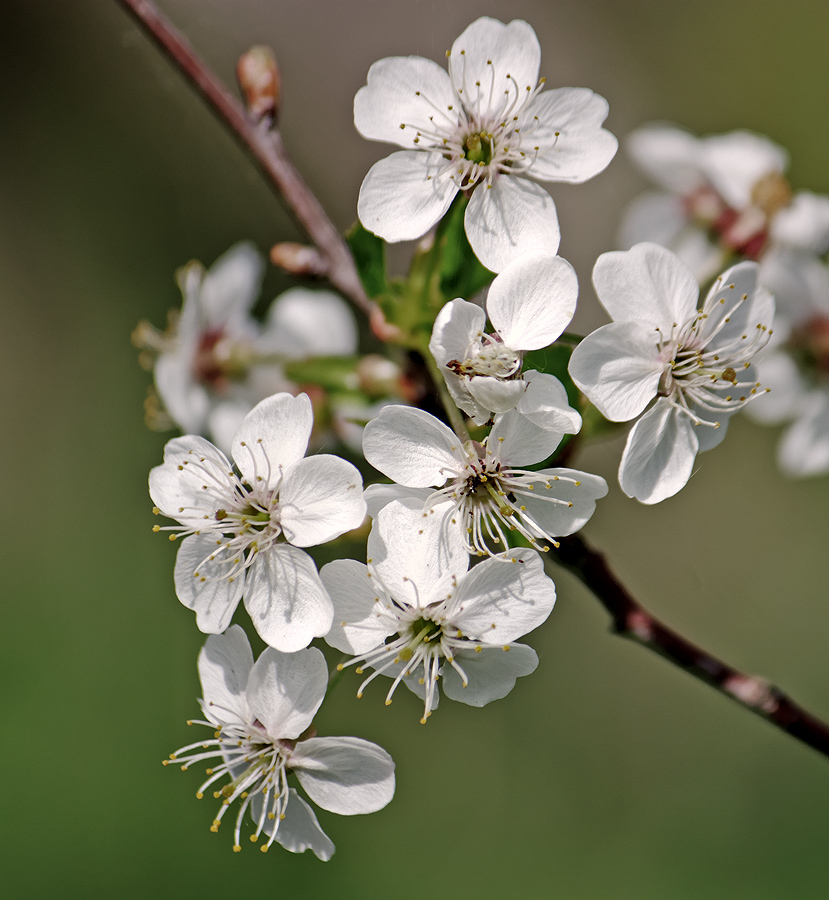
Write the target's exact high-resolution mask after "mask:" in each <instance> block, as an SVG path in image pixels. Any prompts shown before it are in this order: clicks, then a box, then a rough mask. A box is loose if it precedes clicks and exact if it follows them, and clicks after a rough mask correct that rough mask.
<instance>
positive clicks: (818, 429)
mask: <svg viewBox="0 0 829 900" xmlns="http://www.w3.org/2000/svg"><path fill="white" fill-rule="evenodd" d="M778 461H779V463H780V468H781V469H782V470H783V472H784V473H785V474H786V475H790V476H792V477H794V478H805V477H809V476H814V475H825V474H826V473H827V472H829V395H827V393H826V391H825V390H823V391H821V390H816V391H814V392H813V393H812V394H811V395H810V396H809V397H808V398H807V400H806V403H805V404H804V409H803V413H802V415H801V416H800V417H799V418H798V419H797V421H796V422H795V423H794V424H793V425H792V426H791V427H790V428H789V429H788V430H787V431H786V432H785V434H784V435H783V439H782V441H781V442H780V447H779V450H778Z"/></svg>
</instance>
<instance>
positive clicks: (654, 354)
mask: <svg viewBox="0 0 829 900" xmlns="http://www.w3.org/2000/svg"><path fill="white" fill-rule="evenodd" d="M593 283H594V285H595V287H596V293H597V294H598V297H599V300H600V301H601V303H602V305H603V306H604V308H605V309H606V310H607V311H608V313H610V316H611V317H612V319H613V322H612V323H611V324H609V325H603V326H602V327H601V328H599V329H597V330H596V331H594V332H593V333H592V334H590V335H588V336H587V337H586V338H584V340H583V341H582V342H581V343H580V344H579V346H578V347H576V349H575V350H574V351H573V355H572V357H571V358H570V375H571V376H572V378H573V381H574V382H575V383H576V384H577V385H578V386H579V388H581V390H582V391H584V393H585V394H586V395H587V397H588V398H589V399H590V401H591V402H592V403H593V404H594V405H595V406H596V407H597V408H598V410H599V412H600V413H601V414H602V415H603V416H605V418H607V419H610V420H611V421H613V422H626V421H629V420H630V419H635V418H638V417H639V416H641V418H639V419H638V421H637V422H636V424H635V425H634V426H633V428H632V430H631V432H630V434H629V435H628V439H627V444H626V445H625V450H624V453H623V455H622V461H621V464H620V466H619V484H620V485H621V487H622V490H623V491H624V492H625V493H626V494H627V495H628V496H629V497H635V498H636V499H638V500H641V501H642V502H643V503H658V502H660V501H661V500H664V499H665V498H666V497H671V496H673V495H674V494H675V493H677V491H679V490H681V488H683V487H684V486H685V484H686V483H687V481H688V479H689V478H690V476H691V469H692V467H693V464H694V459H695V457H696V455H697V452H699V451H702V450H709V449H711V448H712V447H715V446H716V445H717V444H719V443H720V441H721V440H722V439H723V438H724V437H725V431H726V428H727V426H728V421H729V419H730V417H731V416H732V415H733V414H734V413H735V412H737V410H739V409H741V408H742V407H743V406H745V405H746V403H748V402H749V401H750V400H752V399H753V398H755V397H757V396H759V394H760V392H761V391H762V390H764V389H763V388H761V386H760V383H759V382H758V381H756V380H755V378H754V375H753V371H754V370H753V369H751V368H750V366H751V361H752V359H753V358H754V356H755V355H756V354H757V352H758V351H759V350H761V349H762V348H763V347H764V346H765V345H766V344H767V342H768V340H769V337H770V335H771V329H770V327H769V326H770V324H771V321H772V318H773V316H774V301H773V300H772V297H771V295H770V294H769V293H768V291H766V290H764V289H763V288H760V287H758V286H757V264H756V263H753V262H744V263H739V264H738V265H736V266H734V267H733V268H731V269H729V270H728V271H727V272H725V273H723V274H722V275H720V276H719V278H717V280H716V281H715V282H714V285H713V286H712V288H711V290H710V292H709V294H708V296H707V297H706V299H705V302H704V303H703V305H702V308H701V309H698V308H697V303H698V299H699V289H698V287H697V282H696V279H695V277H694V274H693V272H692V271H691V270H690V269H689V268H688V267H687V266H686V265H685V264H684V263H683V262H682V261H681V260H679V259H678V258H677V257H676V256H674V254H673V253H671V252H670V250H666V249H665V248H664V247H660V246H658V245H657V244H637V245H636V246H635V247H634V248H633V249H631V250H629V251H622V252H613V253H603V254H602V255H601V256H600V257H599V259H598V261H597V262H596V266H595V268H594V270H593ZM653 400H656V402H655V403H654V404H653V405H652V406H650V407H649V404H650V403H651V401H653ZM648 407H649V408H648ZM646 408H647V412H646V411H645V410H646ZM642 413H644V415H642Z"/></svg>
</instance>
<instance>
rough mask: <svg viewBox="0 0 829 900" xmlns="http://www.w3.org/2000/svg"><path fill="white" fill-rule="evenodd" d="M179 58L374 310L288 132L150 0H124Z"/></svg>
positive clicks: (355, 294)
mask: <svg viewBox="0 0 829 900" xmlns="http://www.w3.org/2000/svg"><path fill="white" fill-rule="evenodd" d="M119 2H120V3H121V5H122V6H124V7H126V9H127V10H128V11H129V12H130V13H132V15H133V16H134V17H135V18H136V19H137V20H138V22H139V23H140V24H141V26H142V27H143V28H144V30H145V31H146V32H147V33H148V34H149V35H150V37H151V38H152V39H153V40H154V41H155V42H156V44H157V45H158V46H159V47H160V48H161V50H162V51H163V52H164V54H165V55H166V56H167V57H168V58H169V59H170V60H172V62H174V63H175V65H176V66H178V68H179V69H180V71H181V72H182V74H184V75H185V76H186V77H187V78H188V79H189V81H190V82H191V83H192V84H193V85H194V87H195V88H196V89H197V90H198V91H199V93H200V94H201V95H202V97H203V98H204V99H205V100H206V101H207V103H208V104H209V105H210V106H211V107H212V108H213V110H214V111H215V112H216V113H217V114H218V115H219V117H220V118H221V119H222V120H223V121H224V123H225V125H227V127H228V128H229V129H230V131H231V132H232V133H233V134H234V135H235V136H236V138H237V140H238V141H239V142H240V143H241V144H242V145H243V146H244V147H245V148H246V149H247V150H248V152H249V153H250V154H251V156H252V157H253V158H254V159H255V160H256V162H257V164H258V165H259V168H260V169H261V170H262V172H263V173H264V174H265V175H266V177H267V178H268V180H269V181H270V182H271V184H272V185H273V186H274V187H275V188H276V190H277V192H278V193H279V194H280V195H281V196H282V198H283V199H284V201H285V203H286V204H287V205H288V207H289V208H290V210H291V212H292V213H293V214H294V216H295V217H296V219H297V221H298V222H299V224H300V225H301V226H302V227H303V228H304V230H305V231H306V233H307V234H308V236H309V237H310V238H311V240H312V241H313V242H314V244H315V245H316V247H317V249H318V250H319V252H320V254H321V255H322V257H323V259H324V260H325V263H326V272H325V275H326V277H327V278H328V280H329V281H330V282H331V284H332V285H334V287H336V288H337V289H338V290H339V291H341V292H342V294H344V295H345V296H346V297H347V298H348V299H349V300H350V301H351V302H352V303H353V304H354V306H356V307H357V308H358V309H359V310H361V311H362V312H363V313H365V314H366V315H370V313H371V311H372V309H373V307H374V304H373V303H372V302H371V301H370V300H369V299H368V297H366V294H365V291H364V290H363V286H362V283H361V282H360V277H359V275H358V274H357V270H356V268H355V267H354V261H353V259H352V257H351V253H350V251H349V249H348V246H347V245H346V243H345V241H344V240H343V239H342V237H341V236H340V233H339V232H338V231H337V229H336V227H335V226H334V224H333V223H332V222H331V220H330V219H329V218H328V216H327V215H326V213H325V210H324V209H323V208H322V206H321V205H320V203H319V201H318V200H317V198H316V197H315V196H314V194H313V193H311V191H310V189H309V188H308V185H307V184H305V182H304V181H303V179H302V176H301V175H300V174H299V172H298V171H297V168H296V166H295V165H294V164H293V161H292V160H291V158H290V157H289V156H288V152H287V150H286V149H285V145H284V143H283V142H282V136H281V135H280V134H279V132H278V131H277V130H276V129H274V128H271V127H269V125H268V123H267V122H261V123H257V122H255V121H254V119H253V118H252V117H250V116H249V115H248V114H247V112H246V111H245V108H244V107H243V106H242V104H241V103H240V102H239V100H237V99H236V97H234V96H233V94H231V93H230V91H228V89H227V88H226V87H225V86H224V85H223V84H222V82H221V81H219V79H218V78H216V76H215V75H214V74H213V73H212V72H211V71H210V69H208V67H207V66H206V65H205V63H204V62H203V61H202V60H201V59H200V58H199V57H198V56H197V55H196V53H195V52H194V51H193V48H192V47H191V46H190V44H189V43H188V42H187V39H186V38H185V37H184V36H183V35H182V34H181V33H180V32H179V31H178V30H177V29H176V28H175V27H174V26H173V25H172V24H171V23H170V21H169V20H168V19H167V18H166V17H165V16H164V15H162V13H161V12H159V10H158V9H157V8H156V6H155V4H154V3H151V2H150V0H119Z"/></svg>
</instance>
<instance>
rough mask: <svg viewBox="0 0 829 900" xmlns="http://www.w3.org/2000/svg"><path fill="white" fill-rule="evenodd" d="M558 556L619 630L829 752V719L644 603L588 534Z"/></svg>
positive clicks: (568, 542)
mask: <svg viewBox="0 0 829 900" xmlns="http://www.w3.org/2000/svg"><path fill="white" fill-rule="evenodd" d="M549 556H550V558H551V560H552V561H554V562H556V563H558V564H560V565H562V566H563V567H564V568H566V569H569V570H570V571H571V572H573V573H574V574H575V575H576V577H577V578H578V579H579V580H580V581H581V582H582V583H583V584H584V585H585V586H586V587H588V588H589V589H590V590H591V591H592V592H593V593H594V594H595V595H596V598H597V599H598V601H599V602H600V603H601V604H602V606H604V608H605V609H606V610H607V611H608V613H610V616H611V618H612V620H613V626H612V627H613V630H614V631H615V632H616V633H617V634H619V635H621V636H622V637H626V638H629V639H630V640H633V641H636V642H637V643H639V644H642V645H643V646H645V647H647V648H648V649H649V650H653V651H654V652H655V653H658V654H659V655H660V656H662V657H664V658H665V659H667V660H669V661H670V662H672V663H673V664H674V665H677V666H679V667H680V668H682V669H685V671H686V672H689V673H690V674H691V675H693V676H694V677H695V678H699V679H701V680H702V681H705V682H707V683H708V684H710V685H712V686H713V687H715V688H716V689H717V690H718V691H720V692H722V693H723V694H726V695H727V696H729V697H731V699H732V700H736V701H737V703H739V704H740V705H741V706H743V707H745V708H746V709H749V710H751V711H752V712H753V713H756V714H757V715H759V716H762V717H763V718H764V719H765V720H766V721H768V722H771V724H772V725H775V726H776V727H777V728H780V729H782V730H783V731H785V732H787V733H788V734H790V735H791V736H792V737H794V738H797V740H799V741H802V742H803V743H804V744H808V745H809V746H810V747H813V748H814V749H815V750H817V751H818V753H822V754H823V755H824V756H829V725H827V723H825V722H822V721H821V720H820V719H818V718H816V717H815V716H813V715H812V714H811V713H809V712H807V711H806V710H805V709H803V707H802V706H799V705H798V704H797V703H795V702H794V701H793V700H792V699H790V698H789V697H788V696H787V695H786V694H785V693H784V692H783V691H781V690H780V688H778V687H776V686H775V685H773V684H769V682H767V681H765V680H764V679H762V678H758V677H756V676H753V675H746V674H744V673H743V672H739V671H738V670H737V669H735V668H733V667H732V666H730V665H728V663H725V662H723V661H722V660H719V659H717V658H716V657H714V656H711V654H709V653H706V651H705V650H703V649H701V648H700V647H697V646H696V645H695V644H692V643H691V642H690V641H688V640H686V639H685V638H684V637H682V635H680V634H677V632H675V631H673V630H672V629H670V628H668V627H667V626H666V625H663V624H662V622H660V621H659V620H658V619H656V618H654V617H653V616H652V615H651V614H650V613H649V612H648V611H647V610H646V609H645V608H644V607H642V606H641V605H640V604H639V603H638V602H637V601H636V599H635V598H634V597H633V595H632V594H631V593H630V591H628V590H627V588H626V587H625V586H624V585H623V584H622V583H621V582H620V581H619V579H618V578H617V577H616V575H615V574H614V573H613V571H612V570H611V569H610V567H609V566H608V564H607V560H606V559H605V558H604V556H603V555H602V554H601V553H599V552H598V551H596V550H594V549H593V548H592V547H590V546H589V545H588V544H587V543H586V542H585V541H584V540H583V539H582V538H580V537H578V536H575V535H574V536H571V537H566V538H562V539H561V542H560V546H559V548H558V549H557V550H555V551H552V550H551V551H550V553H549Z"/></svg>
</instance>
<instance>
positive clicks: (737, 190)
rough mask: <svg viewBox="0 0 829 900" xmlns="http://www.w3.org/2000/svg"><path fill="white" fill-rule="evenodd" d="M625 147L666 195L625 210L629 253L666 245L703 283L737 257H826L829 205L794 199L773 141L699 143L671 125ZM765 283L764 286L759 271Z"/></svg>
mask: <svg viewBox="0 0 829 900" xmlns="http://www.w3.org/2000/svg"><path fill="white" fill-rule="evenodd" d="M627 146H628V150H629V152H630V155H631V157H632V158H633V160H634V162H635V163H636V164H637V165H638V166H639V168H640V169H641V170H642V171H643V172H644V173H645V174H646V175H647V176H648V177H649V178H651V180H653V181H654V182H655V183H656V184H657V185H658V186H659V187H660V188H661V190H660V191H656V192H649V193H646V194H643V195H642V196H641V197H639V198H637V199H636V200H635V201H634V202H633V203H632V204H631V205H630V207H629V208H628V210H627V212H626V214H625V218H624V221H623V223H622V228H621V244H622V246H623V247H624V248H628V247H632V246H633V245H634V244H637V243H640V242H642V241H653V242H655V243H658V244H662V245H663V246H665V247H668V248H669V249H671V250H673V251H674V253H676V254H677V255H678V256H679V257H680V259H682V260H683V262H685V263H686V264H687V265H689V266H690V267H691V268H692V269H693V270H694V272H695V273H696V275H697V279H698V280H699V281H700V282H701V283H704V282H706V281H708V280H709V279H710V278H713V277H714V276H715V275H716V274H717V273H718V272H719V271H720V270H721V269H722V268H723V266H724V265H726V263H727V262H728V260H729V259H732V258H733V256H734V254H738V255H739V256H742V257H744V258H746V259H753V260H764V258H765V257H766V256H768V255H769V254H771V253H774V252H776V251H779V250H783V251H791V250H793V251H798V252H808V253H811V254H822V253H824V252H825V251H826V250H827V249H829V197H825V196H821V195H818V194H813V193H810V192H808V191H799V192H797V193H793V192H792V190H791V188H790V186H789V184H788V182H787V180H786V178H785V176H784V172H785V170H786V167H787V165H788V155H787V154H786V152H785V150H783V149H782V148H781V147H779V146H777V145H776V144H774V143H772V142H771V141H770V140H768V138H764V137H762V136H760V135H757V134H752V133H751V132H748V131H734V132H730V133H728V134H722V135H712V136H710V137H705V138H697V137H694V136H693V135H691V134H689V133H688V132H686V131H683V130H682V129H679V128H676V127H674V126H671V125H649V126H645V127H644V128H641V129H639V130H638V131H635V132H633V134H631V135H630V137H629V138H628V144H627ZM792 261H793V262H794V260H792ZM760 283H761V284H763V285H767V279H766V277H765V273H764V272H763V271H762V270H761V274H760ZM776 296H777V299H778V302H780V301H781V299H782V295H779V294H778V295H776Z"/></svg>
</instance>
